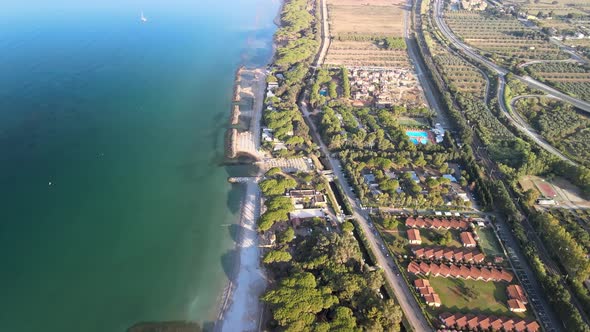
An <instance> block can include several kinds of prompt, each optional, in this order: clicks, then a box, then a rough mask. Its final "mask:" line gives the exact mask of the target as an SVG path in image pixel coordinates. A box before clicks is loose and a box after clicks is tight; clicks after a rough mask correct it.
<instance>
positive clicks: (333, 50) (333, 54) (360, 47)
mask: <svg viewBox="0 0 590 332" xmlns="http://www.w3.org/2000/svg"><path fill="white" fill-rule="evenodd" d="M324 65H325V66H327V67H339V66H346V67H381V68H387V67H391V68H409V67H410V62H409V60H408V55H407V52H406V50H405V49H399V50H396V49H393V50H390V49H386V48H384V47H382V46H379V45H378V44H377V42H375V41H350V40H345V41H340V40H333V41H332V43H331V44H330V50H329V52H328V55H327V57H326V59H325V61H324Z"/></svg>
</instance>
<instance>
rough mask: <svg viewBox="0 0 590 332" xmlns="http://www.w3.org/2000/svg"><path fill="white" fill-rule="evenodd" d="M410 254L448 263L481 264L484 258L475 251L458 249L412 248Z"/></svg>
mask: <svg viewBox="0 0 590 332" xmlns="http://www.w3.org/2000/svg"><path fill="white" fill-rule="evenodd" d="M412 252H413V253H414V255H415V256H416V257H417V258H423V259H434V260H445V261H450V262H461V261H463V262H466V263H481V262H483V261H484V259H485V256H484V254H482V253H481V252H479V250H477V249H460V248H447V247H420V248H413V249H412Z"/></svg>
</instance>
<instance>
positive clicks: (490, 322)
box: [438, 312, 541, 332]
mask: <svg viewBox="0 0 590 332" xmlns="http://www.w3.org/2000/svg"><path fill="white" fill-rule="evenodd" d="M438 318H439V319H440V321H441V323H442V325H443V326H444V327H446V328H450V329H456V330H460V331H474V330H481V331H489V330H492V331H507V332H508V331H510V332H537V331H540V329H541V326H539V323H537V322H536V321H534V320H525V319H521V318H510V317H496V316H484V315H477V316H476V315H472V314H462V313H456V314H451V313H448V312H445V313H442V314H440V316H439V317H438ZM439 331H443V330H439Z"/></svg>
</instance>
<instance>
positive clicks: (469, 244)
mask: <svg viewBox="0 0 590 332" xmlns="http://www.w3.org/2000/svg"><path fill="white" fill-rule="evenodd" d="M460 237H461V242H462V243H463V247H465V248H475V246H477V242H476V241H475V239H474V238H473V235H472V234H471V232H462V233H461V235H460Z"/></svg>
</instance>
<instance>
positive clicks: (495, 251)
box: [477, 227, 504, 256]
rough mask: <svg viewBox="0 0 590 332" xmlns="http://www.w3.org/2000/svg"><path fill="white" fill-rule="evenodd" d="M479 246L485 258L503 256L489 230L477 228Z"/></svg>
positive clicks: (493, 235)
mask: <svg viewBox="0 0 590 332" xmlns="http://www.w3.org/2000/svg"><path fill="white" fill-rule="evenodd" d="M477 235H479V244H480V246H481V248H482V249H483V252H484V254H485V255H486V256H504V253H503V252H502V248H501V247H500V243H498V239H497V238H496V235H495V234H494V231H493V230H492V229H491V228H481V227H480V228H478V229H477Z"/></svg>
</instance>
